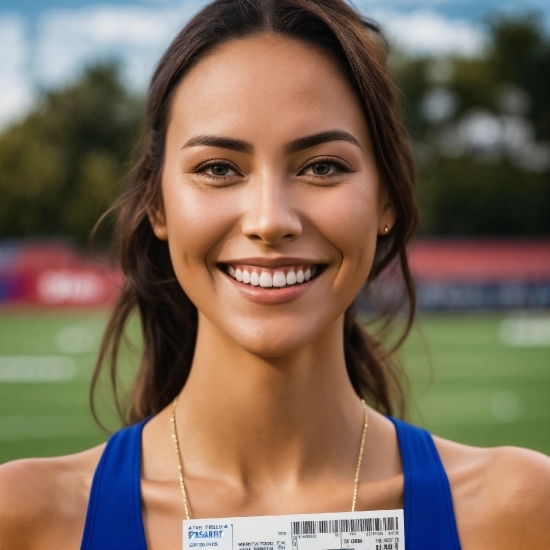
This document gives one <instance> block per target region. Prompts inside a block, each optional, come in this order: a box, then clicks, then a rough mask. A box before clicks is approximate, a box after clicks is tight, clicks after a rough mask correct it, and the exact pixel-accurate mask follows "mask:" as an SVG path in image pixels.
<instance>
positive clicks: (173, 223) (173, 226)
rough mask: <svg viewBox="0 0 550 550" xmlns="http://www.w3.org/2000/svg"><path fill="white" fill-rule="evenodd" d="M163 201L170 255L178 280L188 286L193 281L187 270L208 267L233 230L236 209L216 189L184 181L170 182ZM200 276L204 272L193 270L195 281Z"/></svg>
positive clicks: (167, 184) (164, 190)
mask: <svg viewBox="0 0 550 550" xmlns="http://www.w3.org/2000/svg"><path fill="white" fill-rule="evenodd" d="M163 198H164V205H165V206H164V209H165V214H166V226H167V234H168V246H169V249H170V256H171V258H172V263H173V264H174V270H175V272H176V275H177V276H178V279H179V280H180V282H181V283H182V285H183V284H184V281H185V282H186V285H185V286H187V284H188V281H190V280H191V278H188V277H186V269H187V268H191V267H192V266H193V267H196V266H197V264H201V266H204V267H205V268H206V267H207V265H206V262H207V258H208V254H209V253H210V252H211V251H212V250H213V249H214V248H215V246H216V245H217V244H218V243H219V242H220V240H221V238H222V237H223V236H224V235H225V234H226V233H227V232H228V231H229V230H230V228H231V225H232V224H231V220H232V218H233V214H232V207H231V204H230V201H227V200H220V198H219V196H215V193H213V192H212V190H210V191H209V190H204V189H199V188H197V187H195V186H193V185H190V184H188V183H183V182H182V183H181V184H180V185H174V184H173V182H166V185H163ZM205 274H206V272H205ZM197 276H199V277H200V271H199V272H196V271H193V279H192V280H195V279H196V278H197ZM201 279H202V277H201ZM203 284H204V281H203ZM185 290H187V289H185Z"/></svg>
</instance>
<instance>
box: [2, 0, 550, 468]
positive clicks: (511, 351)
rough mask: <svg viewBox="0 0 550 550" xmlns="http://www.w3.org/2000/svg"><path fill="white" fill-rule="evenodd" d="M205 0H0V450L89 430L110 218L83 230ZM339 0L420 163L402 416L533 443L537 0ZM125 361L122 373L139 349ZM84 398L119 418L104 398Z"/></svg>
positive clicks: (126, 157) (543, 162) (537, 371)
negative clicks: (366, 42)
mask: <svg viewBox="0 0 550 550" xmlns="http://www.w3.org/2000/svg"><path fill="white" fill-rule="evenodd" d="M202 5H204V2H202V1H195V0H180V1H178V2H176V1H173V0H141V1H140V0H104V1H96V0H18V1H17V2H16V1H15V0H4V1H3V2H2V3H1V4H0V462H4V461H6V460H10V459H14V458H19V457H23V456H31V455H34V456H47V455H54V454H61V453H69V452H75V451H78V450H82V449H84V448H87V447H89V446H92V445H94V444H98V443H100V442H102V441H104V440H105V438H106V436H105V435H104V434H103V433H102V432H101V431H100V430H99V429H98V428H97V427H96V426H95V425H94V423H93V421H92V419H91V415H90V412H89V407H88V401H87V395H88V386H89V381H90V376H91V371H92V368H93V365H94V361H95V354H96V351H97V348H98V345H99V341H100V338H101V334H102V331H103V329H104V327H105V323H106V319H107V315H108V306H109V305H110V304H112V302H113V300H114V299H115V297H116V292H117V284H118V283H119V282H120V273H119V271H118V269H117V266H116V265H115V264H113V263H112V262H110V261H109V260H108V255H107V252H106V251H107V243H108V241H109V232H110V226H109V224H108V223H107V224H106V225H105V227H104V229H103V230H102V231H100V232H99V234H98V235H97V237H96V239H95V242H94V244H93V245H90V244H89V243H88V235H89V233H90V229H91V227H92V226H93V224H94V222H95V221H96V220H97V218H98V217H99V216H100V214H101V213H102V212H103V211H104V210H105V209H106V207H107V206H108V205H109V204H110V203H111V202H112V201H113V199H114V198H115V197H117V195H118V194H119V193H120V191H121V189H122V186H123V178H124V175H125V174H126V172H127V171H128V169H129V167H130V166H131V160H132V157H133V155H134V154H135V153H134V152H135V149H136V146H137V144H138V142H139V138H140V135H141V130H142V119H143V111H144V94H145V91H146V88H147V83H148V79H149V77H150V75H151V72H152V70H153V68H154V65H155V63H156V61H157V60H158V59H159V57H160V55H161V53H162V51H163V49H164V48H165V47H166V46H167V45H168V43H169V42H170V40H171V39H172V38H173V37H174V35H175V34H176V32H177V31H178V30H179V29H180V28H181V26H182V25H183V24H184V23H185V22H186V21H187V20H189V18H190V17H191V16H192V14H194V13H195V12H196V11H197V10H198V9H200V7H201V6H202ZM354 5H355V6H356V7H357V8H358V9H359V10H360V11H361V12H362V13H364V14H365V15H367V16H370V17H372V18H373V19H375V20H376V21H378V22H379V23H380V24H381V26H382V28H383V29H384V31H385V32H386V35H387V37H388V38H389V41H390V44H391V57H390V65H391V69H392V72H393V74H394V78H395V80H396V82H397V83H398V85H399V87H400V89H401V91H402V95H401V101H402V106H403V111H404V113H405V120H406V124H407V127H408V129H409V132H410V134H411V136H412V139H413V142H414V148H415V152H416V158H417V162H418V173H419V183H418V194H419V201H420V209H421V215H422V223H421V227H420V232H419V236H418V238H417V240H416V242H415V244H414V245H413V247H412V249H411V263H412V267H413V272H414V276H415V279H416V281H417V285H418V293H419V296H418V312H419V316H418V322H417V326H416V328H415V329H414V330H413V333H412V334H411V336H410V338H409V340H408V342H407V343H406V345H405V346H404V348H403V350H402V351H401V359H402V361H403V363H404V364H405V367H406V370H407V372H408V374H409V376H410V380H411V388H412V397H413V399H412V403H413V404H412V407H411V418H412V419H413V420H414V421H415V422H417V423H419V424H421V425H423V426H426V427H428V428H429V429H430V430H431V431H432V432H434V433H436V434H438V435H441V436H444V437H449V438H452V439H456V440H458V441H461V442H464V443H469V444H474V445H481V446H493V445H505V444H508V445H520V446H525V447H530V448H533V449H537V450H539V451H542V452H545V453H547V454H550V4H549V3H547V2H545V1H543V0H524V1H522V2H521V3H520V2H517V1H502V0H475V1H474V0H424V1H422V0H384V1H383V2H382V1H381V0H372V1H369V2H367V1H364V0H355V2H354ZM389 284H390V283H388V285H389ZM388 288H389V287H388ZM386 290H387V289H385V288H384V285H381V287H380V292H381V293H384V292H385V291H386ZM129 332H130V339H133V341H134V343H135V344H136V345H137V346H138V347H139V327H138V325H137V323H132V324H131V325H130V327H129ZM123 363H124V372H125V373H126V374H125V376H126V377H127V379H129V378H131V373H132V369H134V368H135V365H136V363H137V354H136V353H135V352H134V353H132V352H131V351H130V350H128V351H127V352H125V354H124V357H123ZM101 411H102V416H103V418H105V419H106V421H107V423H108V424H109V425H110V426H111V427H112V428H116V427H117V424H116V421H115V420H114V416H113V413H112V407H109V396H108V394H105V398H104V405H103V406H102V407H101Z"/></svg>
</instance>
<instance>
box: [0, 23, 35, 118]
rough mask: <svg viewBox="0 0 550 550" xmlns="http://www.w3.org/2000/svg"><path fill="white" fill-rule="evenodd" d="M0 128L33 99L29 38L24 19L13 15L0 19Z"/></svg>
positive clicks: (25, 107) (23, 110)
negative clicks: (29, 62)
mask: <svg viewBox="0 0 550 550" xmlns="http://www.w3.org/2000/svg"><path fill="white" fill-rule="evenodd" d="M0 43H1V47H0V127H2V126H5V125H7V124H9V123H10V122H12V121H14V120H16V119H17V118H19V117H20V116H21V115H23V114H24V113H25V111H26V110H27V109H28V108H29V106H30V105H31V103H32V100H33V91H32V85H31V81H30V78H29V74H28V70H27V63H28V57H29V47H28V40H27V36H26V29H25V24H24V21H23V20H22V19H21V18H19V17H16V16H4V17H2V18H0Z"/></svg>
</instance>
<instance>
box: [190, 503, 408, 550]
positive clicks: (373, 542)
mask: <svg viewBox="0 0 550 550" xmlns="http://www.w3.org/2000/svg"><path fill="white" fill-rule="evenodd" d="M404 549H405V535H404V521H403V510H376V511H370V512H343V513H329V514H299V515H287V516H251V517H238V518H214V519H192V520H186V521H184V522H183V550H404Z"/></svg>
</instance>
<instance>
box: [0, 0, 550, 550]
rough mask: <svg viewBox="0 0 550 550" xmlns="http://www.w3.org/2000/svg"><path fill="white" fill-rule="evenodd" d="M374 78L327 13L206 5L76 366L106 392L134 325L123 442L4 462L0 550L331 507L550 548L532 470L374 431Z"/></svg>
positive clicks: (400, 233)
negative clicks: (119, 282)
mask: <svg viewBox="0 0 550 550" xmlns="http://www.w3.org/2000/svg"><path fill="white" fill-rule="evenodd" d="M384 63H385V56H384V51H383V48H382V46H381V44H380V39H379V34H378V31H377V29H376V27H375V26H374V25H373V24H372V23H370V22H365V21H363V20H362V19H361V18H360V17H359V16H358V15H357V14H356V13H355V12H354V11H353V10H352V9H351V8H349V7H348V6H347V5H346V4H344V3H342V2H341V1H340V0H322V1H317V0H316V1H314V0H273V1H269V0H233V1H231V0H219V1H217V2H214V3H213V4H211V5H210V6H208V7H207V8H205V9H204V10H203V11H202V12H201V13H200V14H199V15H198V16H196V17H195V18H194V19H193V20H192V21H191V22H190V23H189V24H188V25H187V27H186V28H185V29H183V31H182V32H181V33H180V35H179V36H178V37H177V38H176V39H175V41H174V42H173V43H172V44H171V46H170V47H169V48H168V50H167V52H166V53H165V55H164V57H163V58H162V60H161V62H160V64H159V67H158V68H157V70H156V72H155V74H154V76H153V80H152V83H151V87H150V92H149V102H148V123H149V134H148V141H147V143H146V146H145V150H144V152H143V154H142V157H141V159H140V160H139V162H138V164H137V166H136V167H135V169H134V171H133V172H132V173H131V175H130V178H129V185H128V190H127V193H126V194H125V196H124V197H123V198H122V200H121V202H120V204H119V205H118V206H119V210H120V211H119V218H118V236H119V241H120V248H121V259H122V266H123V269H124V272H125V274H126V280H125V284H124V287H123V289H122V293H121V296H120V298H119V301H118V303H117V305H116V307H115V310H114V312H113V315H112V317H111V320H110V323H109V326H108V329H107V332H106V335H105V339H104V342H103V347H102V351H101V355H100V359H99V363H98V364H99V366H101V364H102V363H103V362H104V360H107V359H108V360H109V362H110V365H111V373H112V375H113V380H115V379H116V355H117V350H118V345H119V342H120V340H121V337H122V335H123V332H124V326H125V324H126V322H127V320H128V318H129V316H130V315H131V314H132V312H133V311H135V310H136V309H137V310H138V311H139V315H140V318H141V322H142V327H143V335H144V352H143V359H142V362H141V367H140V370H139V372H138V374H137V377H136V380H135V383H134V385H133V387H132V391H131V395H130V398H131V401H130V418H129V421H128V424H132V427H129V428H126V429H124V430H122V431H120V432H118V433H117V434H115V435H114V436H113V437H112V438H111V440H110V442H109V443H108V444H107V447H105V446H100V447H98V448H95V449H91V450H89V451H86V452H83V453H80V454H77V455H74V456H67V457H60V458H55V459H42V460H36V459H35V460H25V461H19V462H14V463H11V464H7V465H5V466H3V467H2V468H1V470H0V549H2V550H4V549H9V550H13V549H21V550H22V549H33V550H34V549H48V550H51V549H53V548H55V549H56V550H64V549H67V550H69V549H71V550H72V549H75V550H76V549H78V548H83V549H102V550H109V549H117V550H122V549H134V548H136V549H137V548H140V549H144V548H148V549H149V550H155V549H162V550H170V549H177V548H181V547H182V540H181V539H182V537H181V520H182V519H184V518H185V517H186V516H189V517H191V518H217V517H233V516H262V515H280V514H301V513H314V512H315V513H318V512H343V511H348V510H350V508H353V507H354V508H355V509H356V510H384V509H386V510H387V509H398V508H403V507H404V511H405V537H406V548H407V549H408V550H413V549H422V550H432V549H433V550H447V549H451V548H452V549H457V548H463V549H465V550H469V549H478V548H479V549H483V550H488V549H499V550H504V549H507V548H514V549H517V548H529V549H535V548H537V549H543V548H544V549H548V548H550V529H549V525H550V461H549V460H548V459H547V458H546V457H544V456H542V455H540V454H537V453H535V452H531V451H526V450H520V449H511V448H500V449H476V448H471V447H466V446H463V445H459V444H456V443H452V442H449V441H445V440H442V439H439V438H436V437H434V438H433V439H432V438H431V437H430V436H429V435H428V434H427V433H426V432H424V431H423V430H419V429H418V428H414V427H412V426H409V425H407V424H404V423H401V422H399V421H396V420H393V419H391V418H390V417H387V416H385V415H384V414H381V412H382V413H386V414H392V413H393V412H394V411H395V410H396V407H397V409H398V408H399V406H400V404H401V402H402V397H401V396H402V392H401V389H400V385H399V382H398V376H397V373H396V371H395V370H394V368H393V367H392V365H391V363H390V361H389V359H388V355H387V354H385V353H384V352H383V350H382V348H381V347H380V346H379V345H378V343H377V342H376V340H375V339H374V338H373V337H372V336H370V335H368V334H366V333H364V332H363V330H362V329H361V328H360V326H359V324H358V322H357V321H356V320H355V310H354V308H353V300H354V297H355V296H356V295H357V293H358V292H359V291H360V289H361V288H362V287H363V286H364V285H365V282H366V281H367V283H370V282H371V281H372V280H374V279H375V278H376V277H377V276H378V274H379V273H380V272H381V271H382V270H383V269H384V268H385V267H386V266H387V265H388V264H389V263H390V262H391V261H393V260H396V261H397V262H398V265H399V266H400V269H401V271H402V273H403V275H404V280H405V282H406V284H407V290H408V296H409V299H410V301H411V311H413V309H414V293H413V289H412V284H411V279H410V274H409V270H408V266H407V259H406V255H405V247H406V245H407V243H408V242H409V240H410V238H411V235H412V233H413V230H414V227H415V224H416V209H415V202H414V195H413V186H414V185H413V184H414V175H413V162H412V157H411V152H410V149H409V146H408V144H407V141H406V137H405V133H404V131H403V128H402V125H401V121H400V118H399V116H398V113H397V108H396V104H395V100H394V95H393V92H392V87H391V84H390V81H389V78H388V75H387V71H386V68H385V64H384ZM410 321H412V313H411V319H410ZM96 376H97V372H96ZM360 397H365V399H366V400H367V401H368V403H369V407H366V408H365V407H364V406H363V404H362V402H361V399H360ZM378 411H381V412H378ZM151 417H152V418H151ZM367 425H368V427H367ZM365 430H366V431H365ZM180 473H181V474H182V475H181V476H180Z"/></svg>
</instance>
